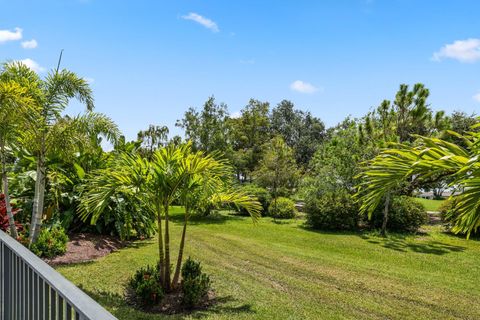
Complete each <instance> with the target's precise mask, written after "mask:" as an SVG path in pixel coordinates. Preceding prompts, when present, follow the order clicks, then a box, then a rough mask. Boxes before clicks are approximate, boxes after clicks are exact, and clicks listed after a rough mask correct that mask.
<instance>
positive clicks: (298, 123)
mask: <svg viewBox="0 0 480 320" xmlns="http://www.w3.org/2000/svg"><path fill="white" fill-rule="evenodd" d="M270 122H271V129H272V136H275V135H280V136H281V137H282V138H283V140H284V141H285V143H286V144H287V145H288V146H290V147H291V148H293V150H294V152H295V159H296V161H297V163H298V164H299V165H304V166H305V165H307V164H308V162H309V161H310V159H311V158H312V156H313V154H314V153H315V151H316V150H317V149H318V147H319V145H320V144H321V143H322V142H323V140H324V138H325V125H324V124H323V122H322V121H321V120H320V119H318V118H316V117H314V116H312V115H311V113H310V112H303V111H300V110H296V109H295V106H294V105H293V103H292V102H291V101H288V100H283V101H281V102H280V103H279V104H278V105H277V106H276V107H275V108H274V109H273V110H272V113H271V117H270Z"/></svg>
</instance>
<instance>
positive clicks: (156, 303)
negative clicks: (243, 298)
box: [126, 257, 211, 313]
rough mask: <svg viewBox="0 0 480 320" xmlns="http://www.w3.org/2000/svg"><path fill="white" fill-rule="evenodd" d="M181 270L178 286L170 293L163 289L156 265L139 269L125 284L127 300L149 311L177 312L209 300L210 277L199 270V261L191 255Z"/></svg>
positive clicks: (200, 267)
mask: <svg viewBox="0 0 480 320" xmlns="http://www.w3.org/2000/svg"><path fill="white" fill-rule="evenodd" d="M181 271H182V272H181V275H182V281H181V283H180V285H179V286H178V287H176V288H173V289H172V291H171V292H166V291H165V290H164V288H163V286H162V283H161V277H160V269H159V268H158V265H157V266H146V267H143V268H140V269H139V270H137V271H136V272H135V274H134V275H133V276H132V278H130V281H129V282H128V284H127V290H126V297H127V300H128V302H129V303H131V304H132V305H134V306H137V307H140V308H143V309H146V310H149V311H159V310H161V311H162V312H165V313H177V312H182V311H184V310H190V309H193V308H196V307H202V306H204V305H205V304H206V303H208V302H207V301H208V293H209V291H210V288H211V281H210V277H209V276H208V275H207V274H205V273H204V272H203V271H202V266H201V264H200V262H198V261H195V260H193V259H191V258H190V257H189V258H188V259H187V260H186V261H185V263H184V264H183V266H182V270H181Z"/></svg>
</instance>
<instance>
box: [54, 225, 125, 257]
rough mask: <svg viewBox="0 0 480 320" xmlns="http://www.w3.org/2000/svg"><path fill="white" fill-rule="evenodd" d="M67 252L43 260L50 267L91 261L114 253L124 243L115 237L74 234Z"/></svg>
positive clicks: (71, 236)
mask: <svg viewBox="0 0 480 320" xmlns="http://www.w3.org/2000/svg"><path fill="white" fill-rule="evenodd" d="M69 237H70V240H69V241H68V244H67V252H66V253H65V254H64V255H62V256H58V257H55V258H52V259H45V261H46V262H47V263H48V264H50V265H61V264H71V263H81V262H87V261H92V260H95V259H98V258H100V257H103V256H106V255H107V254H109V253H111V252H113V251H116V250H118V249H120V248H122V247H124V246H125V243H124V242H122V241H120V240H119V239H117V238H115V237H110V236H105V235H98V234H90V233H76V234H73V235H70V236H69Z"/></svg>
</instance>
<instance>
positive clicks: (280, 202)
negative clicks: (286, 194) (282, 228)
mask: <svg viewBox="0 0 480 320" xmlns="http://www.w3.org/2000/svg"><path fill="white" fill-rule="evenodd" d="M268 214H269V215H270V216H271V217H274V218H276V219H292V218H295V215H296V214H297V209H295V202H293V200H290V199H288V198H283V197H278V198H277V199H276V201H275V199H273V200H272V203H270V206H269V207H268Z"/></svg>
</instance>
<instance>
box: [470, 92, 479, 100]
mask: <svg viewBox="0 0 480 320" xmlns="http://www.w3.org/2000/svg"><path fill="white" fill-rule="evenodd" d="M472 98H473V100H475V101H477V102H480V92H479V93H477V94H476V95H474V96H473V97H472Z"/></svg>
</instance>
